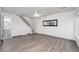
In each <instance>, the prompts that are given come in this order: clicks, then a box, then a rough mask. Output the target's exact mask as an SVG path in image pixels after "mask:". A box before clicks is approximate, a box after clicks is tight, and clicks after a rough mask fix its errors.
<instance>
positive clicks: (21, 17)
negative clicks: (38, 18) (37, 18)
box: [18, 15, 33, 32]
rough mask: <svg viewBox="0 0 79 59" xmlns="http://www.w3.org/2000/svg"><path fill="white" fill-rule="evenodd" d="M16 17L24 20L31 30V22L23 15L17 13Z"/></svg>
mask: <svg viewBox="0 0 79 59" xmlns="http://www.w3.org/2000/svg"><path fill="white" fill-rule="evenodd" d="M18 17H19V18H20V19H21V20H22V21H24V22H25V23H26V24H27V25H28V27H29V28H30V29H31V30H32V32H33V29H32V26H31V24H30V23H29V22H28V21H27V20H26V19H25V18H24V17H23V16H20V15H18Z"/></svg>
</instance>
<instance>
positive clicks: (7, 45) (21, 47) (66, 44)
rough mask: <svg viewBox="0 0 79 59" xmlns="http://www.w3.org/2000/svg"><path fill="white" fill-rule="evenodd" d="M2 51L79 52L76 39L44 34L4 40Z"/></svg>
mask: <svg viewBox="0 0 79 59" xmlns="http://www.w3.org/2000/svg"><path fill="white" fill-rule="evenodd" d="M0 52H79V48H78V47H77V45H76V43H75V41H71V40H67V39H63V38H57V37H51V36H47V35H42V34H32V35H31V34H29V35H24V36H20V37H15V38H13V39H11V40H9V39H8V40H4V44H3V46H1V47H0Z"/></svg>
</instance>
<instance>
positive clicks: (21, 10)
mask: <svg viewBox="0 0 79 59" xmlns="http://www.w3.org/2000/svg"><path fill="white" fill-rule="evenodd" d="M75 8H76V7H2V12H8V13H13V14H17V15H22V16H28V17H33V14H34V12H35V10H37V12H38V13H41V14H44V15H50V14H56V13H60V12H66V11H71V10H74V9H75Z"/></svg>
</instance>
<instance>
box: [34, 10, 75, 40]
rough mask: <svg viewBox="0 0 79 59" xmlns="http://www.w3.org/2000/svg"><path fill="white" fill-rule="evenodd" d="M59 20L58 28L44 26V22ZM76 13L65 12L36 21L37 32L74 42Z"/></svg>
mask: <svg viewBox="0 0 79 59" xmlns="http://www.w3.org/2000/svg"><path fill="white" fill-rule="evenodd" d="M53 19H58V26H57V27H56V26H55V27H54V26H51V27H48V26H47V27H46V26H43V21H44V20H53ZM74 19H75V17H74V11H69V12H63V13H59V14H55V15H49V16H46V17H40V18H37V19H35V23H36V24H35V32H36V33H40V34H46V35H51V36H56V37H61V38H66V39H71V40H73V33H74V26H73V25H74V24H73V23H74Z"/></svg>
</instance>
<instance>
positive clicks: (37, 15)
mask: <svg viewBox="0 0 79 59" xmlns="http://www.w3.org/2000/svg"><path fill="white" fill-rule="evenodd" d="M42 15H43V14H40V13H38V12H37V10H35V12H34V14H33V17H40V16H42Z"/></svg>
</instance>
